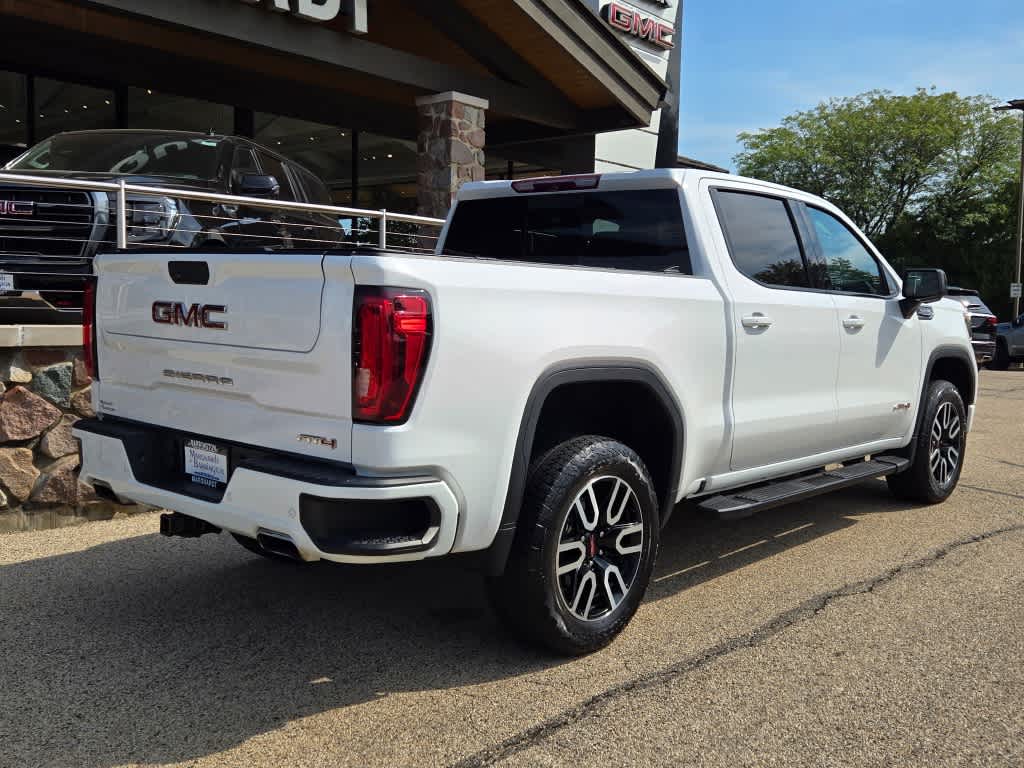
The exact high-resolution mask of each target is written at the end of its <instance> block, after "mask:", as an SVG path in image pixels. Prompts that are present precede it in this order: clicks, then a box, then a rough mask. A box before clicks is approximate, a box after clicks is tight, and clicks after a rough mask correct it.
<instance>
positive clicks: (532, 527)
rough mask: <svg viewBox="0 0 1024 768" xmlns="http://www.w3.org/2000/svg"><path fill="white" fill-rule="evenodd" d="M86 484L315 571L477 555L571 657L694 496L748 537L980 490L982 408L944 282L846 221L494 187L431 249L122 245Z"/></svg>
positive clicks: (726, 194) (94, 314) (641, 185)
mask: <svg viewBox="0 0 1024 768" xmlns="http://www.w3.org/2000/svg"><path fill="white" fill-rule="evenodd" d="M95 271H96V284H95V291H94V297H93V300H92V301H90V302H87V304H89V307H88V308H87V309H88V311H87V323H86V333H87V334H88V335H89V338H90V339H91V347H92V356H93V364H94V365H95V374H94V375H95V378H96V380H97V383H96V384H95V386H94V388H93V399H94V406H95V410H96V412H97V417H96V418H95V419H92V420H87V421H81V422H79V423H78V425H77V427H76V430H75V434H76V435H77V437H78V438H79V440H80V441H81V445H82V455H83V463H82V478H83V479H84V480H85V481H86V482H89V483H91V484H92V485H93V486H95V487H96V489H97V491H98V492H100V493H101V494H104V495H107V496H109V497H117V498H121V499H132V500H137V501H141V502H145V503H148V504H153V505H156V506H159V507H164V508H168V509H172V510H176V512H175V513H174V514H168V515H165V516H164V517H163V519H162V523H161V530H162V532H163V533H165V534H168V535H184V536H196V535H201V534H203V533H207V532H218V531H221V530H223V531H227V532H229V533H231V534H232V535H233V536H234V537H235V538H236V539H237V540H238V542H239V543H240V544H242V545H243V546H245V547H246V548H248V549H250V550H252V551H254V552H258V553H261V554H264V555H267V556H271V557H290V558H292V559H299V560H304V561H313V560H320V559H324V560H334V561H339V562H347V563H381V562H393V561H398V560H416V559H421V558H430V557H440V556H443V555H449V554H452V553H467V552H481V553H483V554H484V555H485V563H486V565H487V578H488V582H489V584H490V592H491V594H492V596H493V600H494V604H495V606H496V610H497V611H498V613H499V614H500V615H501V617H502V618H503V619H504V620H505V621H506V622H507V623H508V625H509V626H510V627H511V628H512V629H514V630H515V631H516V632H517V633H519V634H520V635H522V636H524V637H526V638H527V639H530V640H532V641H535V642H539V643H541V644H544V645H546V646H548V647H550V648H552V649H555V650H557V651H560V652H564V653H584V652H588V651H592V650H594V649H596V648H599V647H601V646H602V645H603V644H605V643H607V642H609V641H610V640H611V639H612V638H613V637H614V636H615V635H616V633H618V632H619V631H620V630H621V629H622V628H623V626H624V625H625V624H626V623H627V622H628V621H629V619H630V617H631V616H632V615H633V613H634V611H636V609H637V606H638V604H639V603H640V601H641V599H642V597H643V595H644V592H645V589H646V588H647V585H648V582H649V580H650V578H651V571H652V568H653V567H654V562H655V557H656V555H657V552H658V540H659V531H660V530H661V528H662V526H663V525H664V524H665V522H666V521H667V520H668V518H669V515H670V514H671V513H672V510H673V508H674V507H675V506H676V505H677V503H679V502H680V501H682V500H684V499H692V500H694V504H693V506H697V507H699V508H701V509H703V510H704V511H706V512H708V513H711V514H714V515H718V516H720V517H723V518H738V517H743V516H746V515H749V514H752V513H753V512H755V511H758V510H762V509H766V508H770V507H772V506H777V505H779V504H782V503H786V502H788V501H791V500H795V499H802V498H807V497H809V496H813V495H816V494H820V493H823V492H825V491H830V490H833V489H838V488H842V487H844V486H848V485H850V484H852V483H856V482H861V481H864V480H867V479H871V478H879V477H886V478H887V479H888V483H889V486H890V487H891V489H892V490H893V491H894V492H895V493H897V494H898V495H900V496H903V497H906V498H910V499H914V500H916V501H919V502H921V503H935V502H940V501H942V500H944V499H945V498H946V497H947V496H949V494H950V493H951V492H952V491H953V489H954V487H955V486H956V484H957V481H958V478H959V475H960V470H961V467H962V466H963V460H964V445H965V436H966V433H967V431H968V430H969V428H970V424H971V419H972V416H973V412H974V402H975V396H976V393H977V370H976V367H975V363H974V357H973V354H972V351H971V343H970V338H969V335H968V328H967V325H966V323H965V318H964V312H963V309H962V308H961V306H960V304H958V303H956V302H954V301H952V300H944V299H943V296H944V293H945V275H944V274H943V273H942V272H941V271H939V270H931V269H920V270H911V271H910V272H908V273H907V274H906V275H904V276H903V278H902V279H901V278H900V277H899V276H898V275H897V274H896V273H895V272H894V271H893V269H892V268H891V267H890V266H889V265H888V264H887V263H886V262H885V260H884V259H883V258H882V257H881V255H880V254H879V253H878V251H877V250H875V248H874V247H873V246H872V245H871V243H870V242H869V241H868V240H867V239H866V238H865V237H864V236H863V235H862V234H861V233H860V232H859V231H858V230H857V228H856V227H855V226H854V225H853V224H852V223H851V222H850V220H849V219H847V218H846V217H845V216H844V215H843V214H842V212H840V211H839V210H837V209H836V208H835V207H834V206H832V205H830V204H829V203H827V202H825V201H824V200H821V199H819V198H816V197H813V196H811V195H807V194H803V193H801V192H798V191H796V190H793V189H787V188H784V187H779V186H775V185H772V184H767V183H762V182H758V181H753V180H749V179H744V178H738V177H734V176H728V175H722V174H714V173H705V172H698V171H644V172H639V173H632V174H617V175H603V176H597V175H594V176H577V177H556V178H546V179H532V180H525V181H517V182H488V183H477V184H469V185H467V186H465V187H464V188H463V189H462V191H461V193H460V194H459V197H458V201H457V205H456V206H455V207H454V209H453V210H452V213H451V215H450V216H449V218H448V221H447V224H446V226H445V229H444V231H443V232H442V236H441V239H440V241H439V244H438V247H437V250H436V253H435V254H433V255H408V254H401V253H389V252H381V251H377V250H373V249H368V248H364V249H355V248H354V249H352V250H348V251H334V250H332V251H328V252H326V253H325V252H322V251H321V252H298V251H280V252H270V251H268V252H261V253H246V254H240V253H236V252H234V253H233V252H223V253H196V252H177V251H175V252H168V251H159V252H149V253H140V252H136V251H132V252H122V253H114V254H109V255H104V256H100V257H98V258H97V259H96V266H95Z"/></svg>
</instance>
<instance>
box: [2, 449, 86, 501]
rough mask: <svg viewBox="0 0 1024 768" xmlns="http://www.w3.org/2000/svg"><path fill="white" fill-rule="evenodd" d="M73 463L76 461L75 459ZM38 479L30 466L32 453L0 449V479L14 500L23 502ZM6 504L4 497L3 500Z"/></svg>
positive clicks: (34, 469)
mask: <svg viewBox="0 0 1024 768" xmlns="http://www.w3.org/2000/svg"><path fill="white" fill-rule="evenodd" d="M74 461H78V458H77V457H75V459H74ZM38 477H39V470H38V469H36V468H35V466H34V465H33V464H32V451H31V450H29V449H28V448H0V479H2V480H3V483H4V485H5V486H6V487H7V490H8V491H9V492H10V494H11V495H12V496H14V498H16V499H17V500H18V501H25V499H27V498H28V497H29V496H30V495H31V494H32V487H33V486H34V485H35V484H36V479H37V478H38ZM4 501H5V502H6V501H7V499H6V496H5V498H4Z"/></svg>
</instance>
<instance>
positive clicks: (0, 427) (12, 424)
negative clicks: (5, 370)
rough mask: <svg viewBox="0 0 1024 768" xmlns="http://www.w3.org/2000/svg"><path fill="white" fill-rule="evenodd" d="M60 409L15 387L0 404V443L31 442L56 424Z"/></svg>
mask: <svg viewBox="0 0 1024 768" xmlns="http://www.w3.org/2000/svg"><path fill="white" fill-rule="evenodd" d="M60 417H61V412H60V409H59V408H57V407H55V406H54V405H52V404H51V403H48V402H47V401H46V400H44V399H43V398H41V397H39V395H36V394H34V393H32V392H29V391H28V390H27V389H25V388H24V387H15V388H14V389H12V390H11V391H10V392H7V393H6V394H5V395H4V399H3V401H2V402H0V442H7V441H9V440H31V439H32V438H33V437H38V436H39V435H41V434H42V433H43V432H45V431H46V430H47V429H49V428H50V427H52V426H53V425H54V424H56V423H57V422H58V421H59V420H60Z"/></svg>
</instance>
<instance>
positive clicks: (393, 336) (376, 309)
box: [352, 287, 432, 424]
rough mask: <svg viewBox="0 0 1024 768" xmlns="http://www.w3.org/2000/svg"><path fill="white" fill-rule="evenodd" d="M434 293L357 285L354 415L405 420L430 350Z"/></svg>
mask: <svg viewBox="0 0 1024 768" xmlns="http://www.w3.org/2000/svg"><path fill="white" fill-rule="evenodd" d="M431 331H432V328H431V311H430V298H429V297H428V296H427V294H426V293H424V292H423V291H417V290H410V289H406V288H378V287H372V288H357V289H356V296H355V307H354V318H353V327H352V355H353V359H354V362H355V365H354V371H353V375H352V417H353V419H355V420H356V421H364V422H371V423H374V424H401V423H402V422H404V421H405V420H406V419H407V418H408V417H409V412H410V410H411V409H412V404H413V400H414V399H415V397H416V390H417V389H418V388H419V385H420V381H421V380H422V378H423V371H424V370H425V368H426V365H427V355H428V353H429V352H430V335H431Z"/></svg>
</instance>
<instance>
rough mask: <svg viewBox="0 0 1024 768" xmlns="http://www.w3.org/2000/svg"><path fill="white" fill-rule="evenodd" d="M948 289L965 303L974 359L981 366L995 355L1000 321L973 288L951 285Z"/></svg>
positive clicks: (950, 293)
mask: <svg viewBox="0 0 1024 768" xmlns="http://www.w3.org/2000/svg"><path fill="white" fill-rule="evenodd" d="M946 290H947V295H948V296H949V297H950V298H951V299H956V300H957V301H959V302H960V303H961V304H963V305H964V311H965V312H966V313H967V321H968V323H970V326H971V346H972V347H974V359H975V361H976V362H977V363H978V365H979V366H981V365H984V364H985V363H987V362H989V361H990V360H992V358H994V357H995V354H996V326H997V324H998V323H999V321H998V320H997V319H996V316H995V315H994V314H993V313H992V310H990V309H989V308H988V307H987V306H985V302H984V301H982V300H981V296H979V295H978V292H977V291H975V290H974V289H973V288H956V287H953V286H950V287H949V288H947V289H946Z"/></svg>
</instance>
